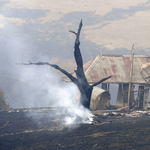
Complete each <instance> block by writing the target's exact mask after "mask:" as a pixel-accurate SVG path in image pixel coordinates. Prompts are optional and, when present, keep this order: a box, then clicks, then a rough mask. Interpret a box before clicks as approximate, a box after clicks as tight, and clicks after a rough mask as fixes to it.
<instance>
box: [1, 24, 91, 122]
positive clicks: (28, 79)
mask: <svg viewBox="0 0 150 150" xmlns="http://www.w3.org/2000/svg"><path fill="white" fill-rule="evenodd" d="M1 30H2V29H1ZM20 31H21V30H19V31H18V30H17V28H15V27H14V26H13V25H8V26H7V27H5V28H3V30H2V33H1V35H0V71H1V75H0V83H1V87H0V88H2V89H4V91H5V95H6V97H8V99H7V102H8V103H9V104H10V106H11V107H12V108H16V109H17V108H34V107H36V108H38V107H47V106H55V107H66V108H67V110H66V111H64V112H62V115H63V117H64V123H65V124H71V123H73V122H78V123H84V122H86V121H87V120H86V119H87V118H88V116H89V115H90V114H91V113H90V111H89V110H87V109H85V108H84V107H82V106H78V104H77V101H76V100H77V96H78V90H77V87H76V85H74V84H73V83H66V82H63V81H62V80H61V77H60V76H58V75H56V74H54V73H53V72H54V70H53V69H52V68H50V67H49V66H35V65H31V66H29V65H26V66H25V65H16V63H22V62H28V61H29V60H30V61H32V62H38V61H43V62H44V61H47V62H48V61H50V59H49V57H48V56H43V55H42V56H41V53H38V52H37V50H36V45H35V44H34V42H33V43H32V41H31V42H29V40H26V39H25V38H24V37H19V36H17V34H16V33H18V32H20ZM6 35H8V36H6ZM20 35H21V34H20ZM22 35H24V33H22ZM50 117H51V116H50Z"/></svg>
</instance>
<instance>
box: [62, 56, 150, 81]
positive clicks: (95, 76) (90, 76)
mask: <svg viewBox="0 0 150 150" xmlns="http://www.w3.org/2000/svg"><path fill="white" fill-rule="evenodd" d="M149 62H150V57H149V56H144V55H135V56H134V58H133V74H132V82H133V83H137V84H145V83H146V82H145V80H144V79H143V78H142V76H141V75H140V68H141V65H142V64H145V63H149ZM83 68H84V72H85V76H86V78H87V80H88V82H89V83H95V82H98V81H100V80H101V79H103V78H105V77H108V76H110V75H113V76H112V77H111V78H110V79H108V80H106V81H104V83H129V82H130V69H131V56H130V55H106V54H100V55H98V56H97V57H95V58H94V59H92V60H90V61H89V62H87V63H85V64H84V66H83ZM72 75H73V76H75V73H72ZM63 79H64V80H68V81H69V79H67V78H66V77H65V78H63Z"/></svg>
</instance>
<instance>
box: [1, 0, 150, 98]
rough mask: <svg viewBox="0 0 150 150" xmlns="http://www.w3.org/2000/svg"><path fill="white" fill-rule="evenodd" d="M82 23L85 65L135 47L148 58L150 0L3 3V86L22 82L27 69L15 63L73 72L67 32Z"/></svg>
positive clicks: (6, 0)
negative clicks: (103, 55) (39, 63)
mask: <svg viewBox="0 0 150 150" xmlns="http://www.w3.org/2000/svg"><path fill="white" fill-rule="evenodd" d="M81 19H83V28H82V31H81V52H82V54H83V58H84V62H87V61H89V60H90V59H91V58H93V57H95V56H96V55H98V54H100V53H106V54H107V53H112V54H130V50H131V48H132V44H135V53H136V54H142V55H149V53H150V34H149V33H150V27H149V24H150V1H149V0H132V1H131V0H107V1H106V0H80V1H78V0H42V1H41V0H1V1H0V33H1V34H0V71H1V75H0V83H1V88H4V89H5V91H6V92H7V93H8V91H9V92H10V91H11V89H12V87H17V85H18V84H17V85H16V82H20V80H23V76H22V74H23V73H22V72H23V71H24V72H26V69H23V68H21V69H18V68H20V67H18V66H16V64H15V63H16V62H27V61H29V60H30V61H34V62H37V61H50V62H53V63H56V64H59V65H61V66H62V67H63V68H65V69H68V70H69V71H70V70H73V69H72V68H74V67H75V64H74V57H73V46H74V39H75V36H74V35H73V34H71V33H69V32H68V31H69V30H75V31H76V30H77V29H78V25H79V22H80V20H81ZM21 71H22V72H21ZM17 88H18V89H19V87H17ZM8 89H9V90H8ZM23 90H24V89H23ZM11 92H12V91H11ZM7 95H8V94H7ZM8 97H9V98H10V96H8ZM9 98H8V99H9Z"/></svg>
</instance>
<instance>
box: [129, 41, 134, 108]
mask: <svg viewBox="0 0 150 150" xmlns="http://www.w3.org/2000/svg"><path fill="white" fill-rule="evenodd" d="M133 58H134V44H133V45H132V55H131V68H130V82H129V89H128V108H129V110H130V94H131V91H132V73H133Z"/></svg>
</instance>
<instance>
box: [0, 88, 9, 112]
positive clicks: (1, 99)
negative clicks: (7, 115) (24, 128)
mask: <svg viewBox="0 0 150 150" xmlns="http://www.w3.org/2000/svg"><path fill="white" fill-rule="evenodd" d="M5 100H6V97H5V92H4V90H2V89H0V110H10V109H11V108H10V106H9V104H6V102H5Z"/></svg>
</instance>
